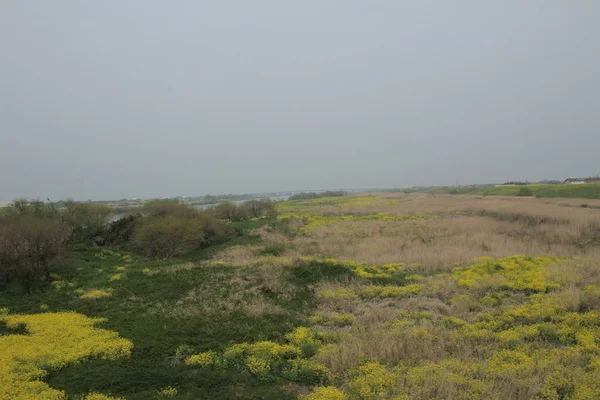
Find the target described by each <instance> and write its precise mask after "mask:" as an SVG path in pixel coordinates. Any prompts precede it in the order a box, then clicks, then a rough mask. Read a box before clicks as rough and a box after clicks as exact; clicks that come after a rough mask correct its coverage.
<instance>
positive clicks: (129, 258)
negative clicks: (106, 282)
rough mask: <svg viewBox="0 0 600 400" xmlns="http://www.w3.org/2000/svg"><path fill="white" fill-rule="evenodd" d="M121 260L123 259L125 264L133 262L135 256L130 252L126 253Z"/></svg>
mask: <svg viewBox="0 0 600 400" xmlns="http://www.w3.org/2000/svg"><path fill="white" fill-rule="evenodd" d="M121 260H123V262H124V263H125V264H131V263H133V262H134V260H133V257H131V256H130V255H129V254H126V255H124V256H123V257H121Z"/></svg>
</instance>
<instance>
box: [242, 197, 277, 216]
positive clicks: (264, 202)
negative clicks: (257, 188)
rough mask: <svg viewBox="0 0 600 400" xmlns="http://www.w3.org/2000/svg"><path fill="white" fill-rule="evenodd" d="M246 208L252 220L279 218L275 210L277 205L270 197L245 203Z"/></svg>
mask: <svg viewBox="0 0 600 400" xmlns="http://www.w3.org/2000/svg"><path fill="white" fill-rule="evenodd" d="M244 206H245V207H246V209H247V210H248V214H249V215H250V217H252V218H261V217H268V218H273V217H276V216H277V210H276V209H275V203H273V201H272V200H271V199H269V198H268V197H265V198H264V199H260V200H250V201H247V202H245V203H244Z"/></svg>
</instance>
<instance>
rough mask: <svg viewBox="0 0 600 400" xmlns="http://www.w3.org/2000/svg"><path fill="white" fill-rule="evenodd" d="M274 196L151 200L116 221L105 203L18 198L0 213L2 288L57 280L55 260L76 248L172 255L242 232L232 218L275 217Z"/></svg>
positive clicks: (111, 210) (0, 279) (111, 209)
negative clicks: (209, 203)
mask: <svg viewBox="0 0 600 400" xmlns="http://www.w3.org/2000/svg"><path fill="white" fill-rule="evenodd" d="M275 216H276V211H275V205H274V203H273V202H272V201H271V200H270V199H261V200H250V201H247V202H245V203H243V204H233V203H231V202H224V203H220V204H219V205H218V206H216V207H213V208H211V209H208V210H198V209H196V208H194V207H192V206H190V205H189V204H180V203H178V202H176V201H172V200H152V201H148V202H146V203H144V205H143V206H142V207H140V208H136V209H134V210H133V212H131V213H130V214H128V215H126V216H124V217H122V218H120V219H118V220H116V221H114V220H111V219H112V218H113V217H114V209H113V208H111V207H108V206H106V205H102V204H91V203H81V202H75V201H70V200H69V201H63V202H59V203H50V202H42V201H37V200H36V201H27V200H16V201H14V202H13V203H12V204H11V205H10V206H9V207H7V208H5V209H3V210H1V212H0V290H3V289H6V288H7V287H9V286H10V285H15V284H16V285H20V286H21V287H23V288H25V289H26V290H27V291H28V292H31V291H33V290H35V289H36V288H38V287H40V284H43V283H44V282H49V281H51V280H53V277H52V272H53V271H54V270H57V269H59V265H58V263H57V262H56V261H57V260H58V259H59V258H60V257H61V256H62V255H64V254H65V253H67V252H68V251H69V250H73V249H77V247H78V246H106V247H110V248H119V249H125V250H129V251H133V252H136V253H138V254H140V255H145V256H147V257H149V258H170V257H173V256H177V255H181V254H185V253H188V252H191V251H195V250H199V249H202V248H205V247H209V246H212V245H215V244H218V243H222V242H225V241H227V240H229V239H232V238H234V237H236V236H238V234H239V233H238V231H237V230H236V229H235V228H234V227H233V226H232V225H231V223H230V222H232V221H243V220H246V219H250V218H261V217H275Z"/></svg>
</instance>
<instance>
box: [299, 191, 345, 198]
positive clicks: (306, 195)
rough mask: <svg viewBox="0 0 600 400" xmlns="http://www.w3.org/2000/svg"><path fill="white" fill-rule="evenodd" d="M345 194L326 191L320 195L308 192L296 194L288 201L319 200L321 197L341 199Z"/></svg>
mask: <svg viewBox="0 0 600 400" xmlns="http://www.w3.org/2000/svg"><path fill="white" fill-rule="evenodd" d="M345 195H346V192H344V191H342V190H338V191H327V192H321V193H315V192H308V193H297V194H295V195H293V196H290V198H289V200H311V199H320V198H321V197H341V196H345Z"/></svg>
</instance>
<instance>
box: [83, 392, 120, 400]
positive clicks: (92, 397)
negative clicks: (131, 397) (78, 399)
mask: <svg viewBox="0 0 600 400" xmlns="http://www.w3.org/2000/svg"><path fill="white" fill-rule="evenodd" d="M84 400H125V399H124V398H123V397H112V396H107V395H105V394H102V393H95V392H92V393H89V394H88V395H86V396H85V398H84Z"/></svg>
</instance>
